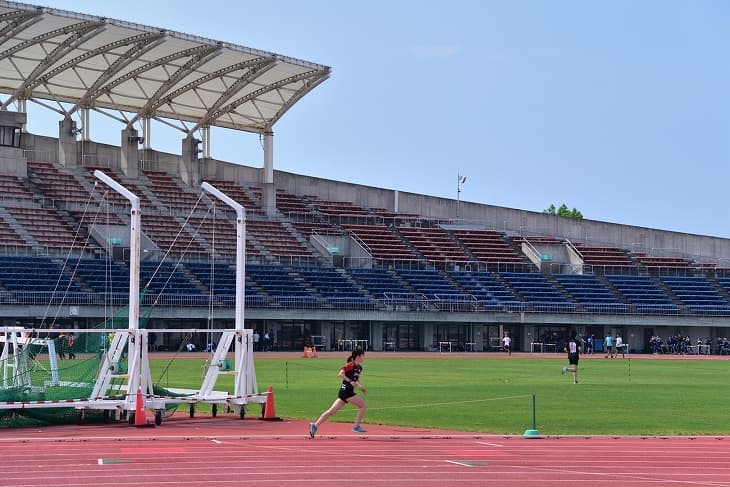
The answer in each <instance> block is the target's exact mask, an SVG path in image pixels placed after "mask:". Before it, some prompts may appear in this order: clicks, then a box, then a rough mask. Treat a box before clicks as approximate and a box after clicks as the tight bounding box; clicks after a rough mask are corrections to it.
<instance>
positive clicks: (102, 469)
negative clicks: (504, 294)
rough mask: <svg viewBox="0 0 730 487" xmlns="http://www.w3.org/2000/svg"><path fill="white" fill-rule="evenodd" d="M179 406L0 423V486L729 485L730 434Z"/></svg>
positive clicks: (613, 486)
mask: <svg viewBox="0 0 730 487" xmlns="http://www.w3.org/2000/svg"><path fill="white" fill-rule="evenodd" d="M350 426H351V425H349V424H343V423H326V424H325V425H323V426H322V427H321V428H320V434H319V435H318V436H317V438H315V439H310V438H309V437H308V435H307V433H306V431H307V423H306V422H301V421H280V422H269V421H261V420H257V419H246V420H245V421H240V420H238V419H234V418H231V417H229V416H218V417H217V418H210V417H196V418H193V419H190V418H188V417H185V416H183V415H176V416H175V417H173V418H170V419H167V420H165V422H164V423H163V425H162V426H160V427H151V428H135V427H132V426H129V425H127V424H126V423H123V422H122V423H116V424H111V425H82V426H54V427H48V428H40V429H39V428H17V429H12V430H2V431H0V458H2V460H3V467H2V473H1V474H0V486H15V487H23V486H44V487H50V486H53V487H67V486H98V487H105V486H109V487H111V486H135V487H148V486H176V485H188V486H190V485H207V486H214V487H217V486H240V485H250V486H259V485H260V486H284V487H289V486H291V487H294V486H315V485H316V486H320V485H321V486H328V485H333V486H334V485H343V484H348V483H351V482H352V481H361V482H359V483H360V484H361V485H364V486H368V487H369V486H385V485H388V486H445V487H451V486H453V487H456V486H464V487H468V486H483V485H494V486H526V485H540V486H562V485H568V484H570V483H574V482H579V483H580V485H590V486H611V487H616V486H618V485H620V486H628V487H633V486H659V485H662V486H663V485H674V486H685V485H686V486H729V487H730V461H729V460H730V437H696V438H688V437H666V438H663V437H648V438H640V437H551V438H539V439H526V438H523V437H521V436H494V435H478V434H474V435H470V434H464V433H459V432H447V431H434V430H417V429H410V428H402V427H389V426H379V425H367V427H368V433H367V434H365V435H356V434H354V433H351V432H350V431H349V428H350Z"/></svg>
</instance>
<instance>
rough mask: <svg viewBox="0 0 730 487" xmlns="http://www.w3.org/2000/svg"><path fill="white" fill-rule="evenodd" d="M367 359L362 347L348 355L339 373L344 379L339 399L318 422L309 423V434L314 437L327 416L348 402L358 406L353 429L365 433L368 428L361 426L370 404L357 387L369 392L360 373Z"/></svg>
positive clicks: (338, 395) (363, 391)
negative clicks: (358, 392) (363, 384)
mask: <svg viewBox="0 0 730 487" xmlns="http://www.w3.org/2000/svg"><path fill="white" fill-rule="evenodd" d="M364 359H365V352H363V350H362V349H361V348H356V349H355V350H353V351H352V354H351V355H350V356H349V357H347V363H346V364H345V365H343V366H342V368H341V369H340V372H339V373H338V374H337V375H338V376H339V377H340V378H341V379H342V385H341V386H340V392H339V393H338V394H337V399H335V402H333V403H332V406H330V408H329V409H328V410H327V411H325V412H323V413H322V415H321V416H320V417H319V419H318V420H317V422H315V423H309V436H311V437H312V438H314V435H316V434H317V428H319V425H321V424H322V423H324V422H325V421H327V418H329V417H330V416H332V415H333V414H335V413H336V412H337V411H339V410H340V409H342V408H343V407H345V406H346V405H347V404H348V403H350V404H354V405H355V406H357V407H358V409H359V410H358V412H357V417H356V418H355V425H354V426H353V427H352V431H354V432H355V433H365V432H366V430H365V429H364V428H363V427H362V426H360V421H362V418H363V416H365V411H366V410H367V408H368V405H367V404H366V403H365V400H364V399H363V398H361V397H360V396H358V395H357V394H355V387H359V388H360V390H361V391H362V393H363V394H367V393H368V391H366V390H365V388H364V387H363V386H362V384H360V374H361V373H362V365H360V364H361V363H362V361H363V360H364Z"/></svg>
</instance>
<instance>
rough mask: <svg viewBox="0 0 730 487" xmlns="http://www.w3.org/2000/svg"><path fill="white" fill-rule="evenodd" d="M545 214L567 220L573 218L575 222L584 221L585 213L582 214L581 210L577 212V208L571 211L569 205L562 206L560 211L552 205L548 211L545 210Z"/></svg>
mask: <svg viewBox="0 0 730 487" xmlns="http://www.w3.org/2000/svg"><path fill="white" fill-rule="evenodd" d="M543 213H545V214H547V215H557V216H562V217H565V218H573V219H574V220H582V219H583V213H581V212H580V210H577V209H576V208H573V209H572V210H569V209H568V205H566V204H565V203H563V204H562V205H560V208H558V209H555V205H553V204H551V205H550V206H548V207H547V209H545V210H543Z"/></svg>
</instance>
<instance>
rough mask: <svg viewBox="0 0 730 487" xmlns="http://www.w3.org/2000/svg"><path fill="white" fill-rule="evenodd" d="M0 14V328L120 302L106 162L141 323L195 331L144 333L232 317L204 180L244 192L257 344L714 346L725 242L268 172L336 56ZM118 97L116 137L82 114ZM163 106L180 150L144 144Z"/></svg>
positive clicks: (177, 345)
mask: <svg viewBox="0 0 730 487" xmlns="http://www.w3.org/2000/svg"><path fill="white" fill-rule="evenodd" d="M0 32H1V34H0V73H2V76H0V93H2V94H3V96H2V98H1V100H2V101H1V102H2V108H3V110H2V111H0V188H2V191H1V192H0V194H2V198H1V200H0V323H1V324H2V325H3V326H13V325H16V324H19V325H22V326H25V327H28V328H33V329H43V328H45V329H46V330H47V331H49V332H52V331H53V329H54V328H58V329H67V328H73V329H83V328H91V327H93V326H95V325H96V324H97V323H99V322H103V321H105V320H108V318H109V314H110V313H111V314H113V313H114V312H115V311H116V309H117V308H119V307H123V306H126V305H127V304H128V296H129V294H128V289H129V286H130V282H129V274H130V245H131V244H130V225H131V224H132V222H131V221H130V206H129V202H128V201H126V200H124V198H121V197H120V196H119V195H117V194H114V193H112V192H109V191H105V190H104V189H103V188H102V187H101V185H99V184H97V181H96V180H95V178H94V171H97V170H100V171H103V172H104V173H105V174H106V175H108V176H109V177H110V178H112V179H113V180H115V181H117V182H119V183H120V184H122V185H123V186H124V187H125V188H128V189H129V190H130V191H131V192H133V193H134V194H136V195H137V196H138V197H139V199H140V204H141V214H142V217H141V233H142V235H141V244H140V245H141V249H142V258H141V265H140V279H141V284H142V286H143V291H144V292H143V293H142V294H141V297H140V306H141V307H142V309H143V314H144V315H145V316H146V317H147V318H146V323H145V326H146V327H147V329H148V330H150V332H151V333H152V335H154V330H155V329H193V330H198V331H197V332H196V333H193V334H192V335H190V336H186V334H184V333H160V336H159V337H155V338H151V339H150V343H151V344H152V346H153V349H155V350H179V349H181V347H182V345H184V344H187V343H188V342H192V343H193V344H194V345H195V346H196V347H197V348H198V349H205V348H206V346H207V345H208V344H209V343H211V342H215V341H216V340H217V339H218V338H217V337H216V336H210V334H206V333H205V332H204V331H200V330H205V329H219V328H225V327H231V326H232V323H233V320H234V300H235V296H236V279H235V270H236V265H235V257H236V214H235V213H234V212H232V211H231V210H230V208H227V207H222V206H220V205H217V204H216V202H214V201H212V199H211V198H209V197H207V196H206V195H205V194H204V192H203V191H202V190H201V184H202V183H204V182H207V183H209V184H212V185H214V186H215V187H216V188H218V189H219V190H220V191H222V192H223V193H225V194H227V195H229V196H230V197H231V198H233V199H234V200H236V201H237V202H239V203H240V204H241V205H243V206H244V208H245V210H246V221H245V223H246V235H245V242H246V253H245V259H246V267H245V310H246V311H245V327H246V328H247V329H253V330H257V331H258V333H259V334H260V336H261V337H263V336H264V334H265V333H268V334H269V336H270V337H271V341H270V343H269V344H267V345H268V346H267V348H269V349H279V350H301V349H302V348H303V347H305V346H311V345H315V346H318V347H319V348H320V349H325V350H345V349H350V348H352V347H353V346H364V347H366V348H367V349H370V350H377V351H380V350H404V351H405V350H414V351H424V350H431V351H444V350H449V351H456V350H463V351H474V352H489V351H493V350H498V349H499V347H500V343H501V342H500V339H501V337H503V336H504V335H505V334H509V335H510V336H511V337H512V346H513V347H514V349H515V350H521V351H546V350H549V349H550V348H549V346H550V345H552V350H555V349H556V348H557V345H559V344H560V343H562V342H564V341H566V340H567V337H568V333H569V331H570V330H571V329H577V330H578V333H579V334H580V335H581V336H589V335H594V336H595V337H603V336H604V335H605V334H606V333H609V332H610V333H620V334H621V335H622V336H623V337H624V341H626V342H628V344H629V347H630V349H631V351H632V352H648V351H650V341H651V339H652V337H654V336H674V335H677V334H680V335H682V336H685V337H689V336H691V337H692V344H693V345H694V344H695V342H696V340H697V339H700V340H702V343H706V344H709V345H711V348H709V349H708V350H712V352H716V353H720V352H721V351H723V350H724V348H723V349H722V350H721V349H719V348H717V347H716V343H718V340H719V339H721V338H724V337H726V336H728V333H729V330H728V326H727V322H728V321H727V320H728V317H730V265H729V264H730V240H728V239H723V238H717V237H712V236H703V235H693V234H684V233H679V232H670V231H664V230H661V229H652V228H641V227H633V226H629V225H622V224H620V223H608V222H601V221H592V220H588V219H582V220H575V219H568V218H562V217H558V216H554V215H547V214H542V213H538V212H530V211H524V210H519V209H512V208H503V207H496V206H491V205H484V204H476V203H470V202H465V201H455V200H451V199H446V198H437V197H431V196H426V195H420V194H413V193H408V192H403V191H399V190H398V189H397V188H391V189H385V188H376V187H367V186H363V185H357V184H352V183H344V182H338V181H334V180H328V179H327V178H326V177H324V176H322V177H317V176H311V175H300V174H293V173H288V172H283V171H279V170H275V168H274V160H273V143H274V142H273V134H274V126H275V124H276V122H277V121H278V120H279V119H280V118H281V117H283V116H284V115H285V114H286V112H287V110H288V109H290V108H291V107H292V106H293V105H294V104H295V103H296V102H297V101H298V100H300V99H301V98H302V97H304V96H306V95H307V93H309V92H310V91H311V90H313V89H315V88H317V87H318V86H319V85H320V84H321V83H322V82H324V81H325V80H326V79H327V78H328V77H329V76H330V74H331V70H330V68H329V67H327V66H322V65H319V64H316V63H312V62H308V61H303V60H299V59H293V58H290V57H287V56H284V55H279V54H274V53H270V52H266V51H261V50H257V49H251V48H246V47H242V46H236V45H231V44H227V43H224V42H219V41H213V40H210V39H204V38H200V37H196V36H193V35H187V34H181V33H176V32H172V31H165V30H160V29H157V28H152V27H147V26H143V25H138V24H132V23H127V22H124V21H118V20H112V19H106V18H99V17H94V16H92V15H86V14H79V13H73V12H65V11H59V10H54V9H47V8H43V7H37V6H34V5H26V4H21V3H14V2H0ZM320 89H326V85H323V87H322V88H320ZM28 102H33V103H37V104H39V105H41V106H46V107H48V108H50V109H52V110H54V111H55V112H56V113H58V114H59V133H58V134H57V136H49V135H41V134H31V133H28V132H27V130H26V123H27V112H26V104H27V103H28ZM115 112H116V114H114V115H110V116H111V117H112V118H114V119H115V120H117V121H119V122H120V134H121V137H120V140H121V144H120V146H110V145H107V144H101V143H97V142H94V141H93V140H91V138H90V133H91V122H92V118H91V116H90V115H91V114H92V113H103V114H110V113H115ZM160 122H161V123H166V124H167V125H170V126H175V127H179V128H180V131H181V135H182V137H181V139H182V143H181V151H180V154H170V153H163V152H159V151H156V150H155V149H154V148H153V145H152V142H153V135H154V134H153V131H152V129H153V126H154V125H153V123H160ZM211 127H220V128H225V129H231V130H236V131H240V132H241V136H242V137H246V136H256V137H261V138H262V139H263V141H264V144H263V146H264V156H263V161H262V166H261V167H250V166H245V165H242V164H240V163H239V162H238V161H220V160H216V159H214V158H212V157H211V150H210V148H211V143H212V141H211V138H210V129H211ZM54 135H55V134H54ZM446 345H448V346H446ZM78 347H80V348H79V350H80V351H87V352H92V351H96V350H97V348H98V342H95V341H94V339H91V338H87V337H80V343H78ZM698 351H699V350H698Z"/></svg>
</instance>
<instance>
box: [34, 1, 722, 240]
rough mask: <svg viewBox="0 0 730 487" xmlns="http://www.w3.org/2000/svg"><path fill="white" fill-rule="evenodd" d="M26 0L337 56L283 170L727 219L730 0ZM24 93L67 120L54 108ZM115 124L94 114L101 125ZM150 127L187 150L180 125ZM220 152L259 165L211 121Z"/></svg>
mask: <svg viewBox="0 0 730 487" xmlns="http://www.w3.org/2000/svg"><path fill="white" fill-rule="evenodd" d="M33 3H38V4H41V5H44V6H48V7H54V8H59V9H63V10H71V11H75V12H83V13H86V14H90V15H98V16H103V17H111V18H116V19H120V20H125V21H130V22H137V23H140V24H145V25H150V26H155V27H163V28H167V29H170V30H176V31H179V32H184V33H188V34H194V35H199V36H202V37H208V38H211V39H215V40H221V41H226V42H230V43H234V44H239V45H242V46H246V47H251V48H255V49H260V50H263V51H270V52H275V53H278V54H282V55H286V56H290V57H295V58H299V59H303V60H306V61H310V62H314V63H318V64H323V65H326V66H330V67H331V68H332V75H331V77H330V78H329V79H328V80H326V81H325V82H324V83H322V84H321V85H319V86H318V87H316V88H315V89H314V90H313V91H312V92H310V93H309V94H308V95H307V96H305V97H304V98H303V99H302V100H300V101H299V102H298V103H297V104H296V105H294V107H293V108H292V109H290V110H289V111H288V112H287V113H286V114H285V115H284V117H283V118H282V119H281V120H280V121H279V122H278V123H277V124H276V125H275V126H274V134H275V135H274V168H275V169H279V170H283V171H289V172H293V173H297V174H303V175H307V176H316V177H323V178H329V179H334V180H338V181H347V182H352V183H358V184H364V185H368V186H376V187H380V188H387V189H397V190H400V191H407V192H413V193H419V194H426V195H431V196H440V197H446V198H453V199H456V197H457V189H459V188H460V189H461V193H460V199H461V200H462V201H472V202H477V203H485V204H490V205H496V206H504V207H509V208H517V209H521V210H530V211H537V212H541V211H543V210H545V209H546V208H548V207H549V206H550V205H551V204H554V205H555V206H556V207H558V206H560V205H561V204H565V205H567V206H568V207H569V208H576V209H578V210H579V211H580V212H581V213H582V214H583V216H584V217H585V218H587V219H590V220H599V221H607V222H612V223H623V224H628V225H636V226H642V227H650V228H658V229H664V230H673V231H679V232H686V233H694V234H700V235H711V236H718V237H726V238H730V218H727V210H728V209H729V208H730V205H728V201H726V200H725V196H727V195H728V192H729V191H728V189H730V29H728V24H729V23H730V2H727V1H724V0H684V1H676V0H642V1H636V0H594V1H590V0H552V1H547V0H502V1H496V0H473V1H464V0H452V1H449V2H445V1H439V2H436V1H432V0H420V1H415V0H414V1H406V0H403V1H397V0H370V1H369V2H348V1H334V0H331V1H320V0H309V1H301V0H276V1H271V2H263V1H257V2H252V1H249V0H237V1H236V2H233V1H231V0H207V1H206V2H200V1H195V2H193V1H188V0H178V1H169V0H155V1H154V2H150V1H141V0H125V1H124V2H120V1H118V0H114V1H111V0H95V1H77V0H66V1H54V0H46V1H45V2H33ZM28 107H29V118H30V120H29V130H30V131H31V132H33V133H38V134H43V135H49V136H57V134H58V118H59V116H58V114H56V113H54V112H50V111H48V110H42V111H38V112H36V111H33V110H38V109H37V108H34V107H33V105H32V104H29V105H28ZM36 113H38V115H37V116H36ZM120 129H121V126H119V125H117V124H114V123H113V122H108V121H106V120H104V119H100V120H98V121H97V119H96V118H92V129H91V137H92V139H93V140H96V141H99V142H106V143H111V144H115V145H118V144H119V140H120V135H119V130H120ZM152 131H153V138H152V140H153V148H154V149H158V150H162V151H167V152H173V153H180V150H181V142H180V141H181V138H182V134H181V133H179V132H175V131H174V130H172V129H168V128H166V127H165V126H164V125H160V124H157V125H153V128H152ZM211 152H212V157H214V158H216V159H220V160H225V161H230V162H238V163H241V164H245V165H249V166H254V167H262V165H263V151H262V147H261V143H260V140H259V137H258V136H257V135H255V134H249V133H245V132H236V131H231V130H223V129H220V130H213V131H212V140H211ZM459 175H462V176H466V177H467V179H466V182H465V183H464V184H462V185H459V184H458V183H457V179H458V176H459Z"/></svg>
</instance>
